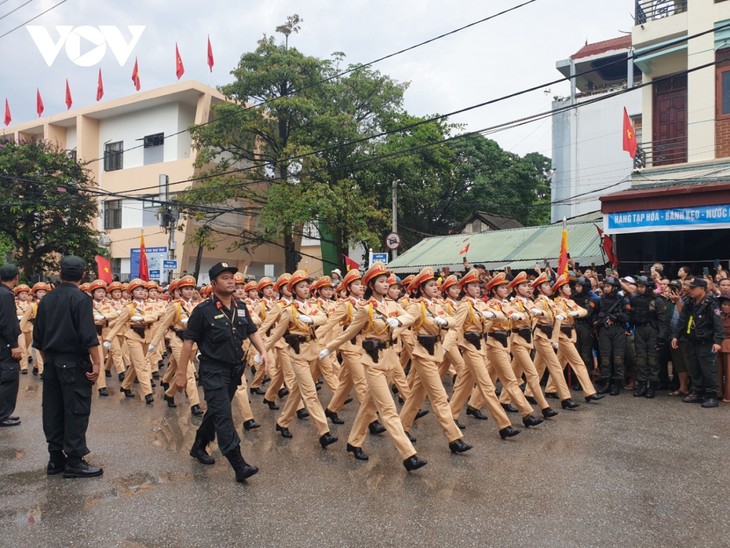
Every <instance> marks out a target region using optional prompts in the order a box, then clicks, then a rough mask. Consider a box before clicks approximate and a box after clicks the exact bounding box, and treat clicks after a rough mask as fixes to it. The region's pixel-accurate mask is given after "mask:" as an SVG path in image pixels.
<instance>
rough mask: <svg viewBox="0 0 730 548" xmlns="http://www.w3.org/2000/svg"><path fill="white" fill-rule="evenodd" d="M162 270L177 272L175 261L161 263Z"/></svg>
mask: <svg viewBox="0 0 730 548" xmlns="http://www.w3.org/2000/svg"><path fill="white" fill-rule="evenodd" d="M162 270H172V271H175V270H177V261H168V260H164V261H162Z"/></svg>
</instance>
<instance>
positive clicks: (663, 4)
mask: <svg viewBox="0 0 730 548" xmlns="http://www.w3.org/2000/svg"><path fill="white" fill-rule="evenodd" d="M687 3H688V0H636V10H635V13H634V24H635V25H637V26H638V25H643V24H645V23H647V22H649V21H656V20H657V19H664V18H666V17H671V16H673V15H677V14H678V13H684V12H686V11H687Z"/></svg>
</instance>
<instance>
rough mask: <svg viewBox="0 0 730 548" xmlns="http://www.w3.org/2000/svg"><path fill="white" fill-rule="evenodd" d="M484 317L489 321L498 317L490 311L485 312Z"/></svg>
mask: <svg viewBox="0 0 730 548" xmlns="http://www.w3.org/2000/svg"><path fill="white" fill-rule="evenodd" d="M482 316H484V317H485V318H487V319H488V320H491V319H493V318H496V317H497V315H496V314H495V313H494V312H492V311H490V310H485V311H484V312H482Z"/></svg>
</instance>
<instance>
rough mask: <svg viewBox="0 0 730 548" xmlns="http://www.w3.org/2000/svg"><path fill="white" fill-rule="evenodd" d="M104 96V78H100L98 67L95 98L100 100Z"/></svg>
mask: <svg viewBox="0 0 730 548" xmlns="http://www.w3.org/2000/svg"><path fill="white" fill-rule="evenodd" d="M102 97H104V80H102V79H101V69H99V80H98V81H97V83H96V100H97V101H101V98H102Z"/></svg>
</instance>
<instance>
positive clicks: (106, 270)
mask: <svg viewBox="0 0 730 548" xmlns="http://www.w3.org/2000/svg"><path fill="white" fill-rule="evenodd" d="M96 277H97V278H99V279H100V280H104V281H105V282H106V283H108V284H110V283H112V265H111V263H110V262H109V259H107V258H106V257H102V256H101V255H97V256H96Z"/></svg>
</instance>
